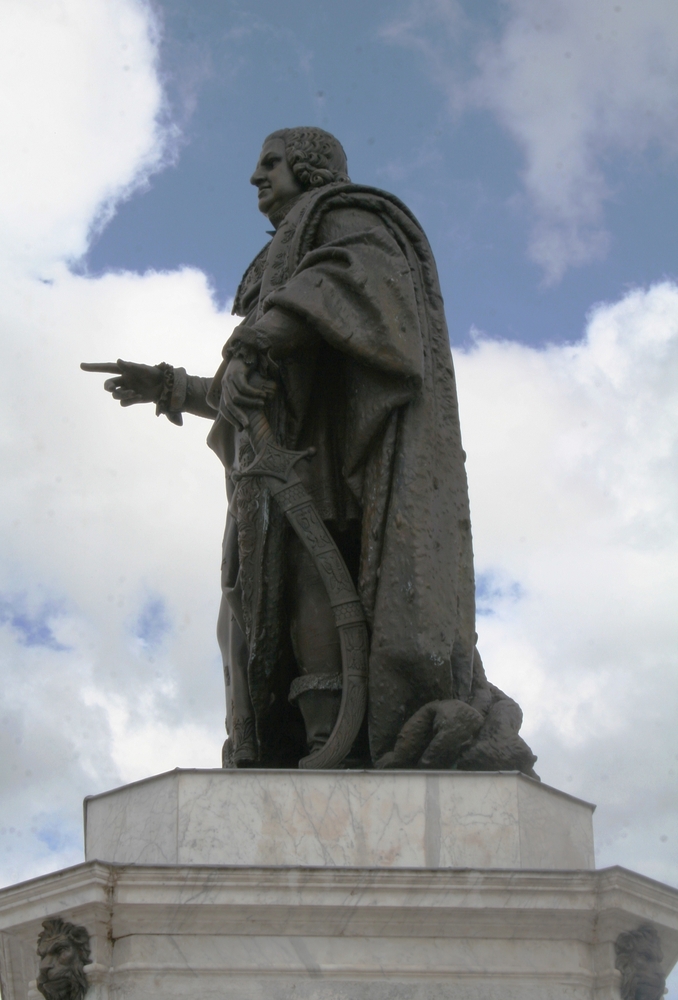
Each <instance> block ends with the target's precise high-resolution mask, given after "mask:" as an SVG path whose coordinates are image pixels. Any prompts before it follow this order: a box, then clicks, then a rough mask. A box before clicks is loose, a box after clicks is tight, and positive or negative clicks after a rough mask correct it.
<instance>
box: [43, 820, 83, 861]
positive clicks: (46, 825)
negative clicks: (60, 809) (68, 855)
mask: <svg viewBox="0 0 678 1000" xmlns="http://www.w3.org/2000/svg"><path fill="white" fill-rule="evenodd" d="M35 835H36V837H37V838H38V840H39V841H40V842H41V843H43V844H45V846H46V847H47V848H48V850H50V851H52V852H53V853H56V852H57V851H67V850H73V849H76V850H77V849H79V848H80V847H81V845H82V841H81V837H80V832H79V831H78V832H77V833H76V832H75V831H74V830H73V829H72V827H69V826H68V825H67V824H66V823H65V822H64V821H63V819H62V818H61V817H59V816H45V815H43V816H40V817H38V819H37V820H36V821H35Z"/></svg>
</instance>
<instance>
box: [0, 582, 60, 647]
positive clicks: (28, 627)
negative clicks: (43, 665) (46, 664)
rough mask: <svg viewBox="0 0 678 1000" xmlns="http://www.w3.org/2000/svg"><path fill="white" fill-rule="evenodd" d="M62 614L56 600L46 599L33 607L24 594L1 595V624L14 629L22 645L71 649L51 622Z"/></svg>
mask: <svg viewBox="0 0 678 1000" xmlns="http://www.w3.org/2000/svg"><path fill="white" fill-rule="evenodd" d="M62 614H63V609H62V608H61V606H60V605H59V604H58V603H57V602H56V601H44V602H43V603H42V604H41V605H40V606H39V607H37V608H33V609H31V608H29V607H28V605H27V601H26V598H25V596H24V595H22V594H11V595H8V596H4V597H0V624H2V625H9V626H10V627H11V628H12V629H14V631H15V633H16V635H17V639H18V641H19V642H20V643H21V645H22V646H42V647H44V648H45V649H53V650H55V651H57V652H63V651H64V650H67V649H69V648H70V647H69V646H65V645H64V644H63V643H61V642H59V641H58V639H57V638H56V636H55V635H54V632H53V631H52V625H51V623H52V622H53V620H54V619H55V618H56V617H57V616H59V615H62Z"/></svg>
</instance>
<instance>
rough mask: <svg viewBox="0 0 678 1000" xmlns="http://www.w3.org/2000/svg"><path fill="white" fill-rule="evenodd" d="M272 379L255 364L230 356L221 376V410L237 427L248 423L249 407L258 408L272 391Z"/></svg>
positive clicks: (251, 408) (269, 396) (246, 425)
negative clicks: (262, 374)
mask: <svg viewBox="0 0 678 1000" xmlns="http://www.w3.org/2000/svg"><path fill="white" fill-rule="evenodd" d="M275 388H276V386H275V382H273V381H271V380H270V379H265V378H263V377H262V376H261V375H260V374H259V373H258V372H257V370H256V368H255V367H254V365H252V364H251V363H249V362H247V361H244V360H243V359H242V358H238V357H233V358H231V360H230V361H229V362H228V364H227V366H226V371H225V372H224V375H223V378H222V380H221V412H222V413H223V415H224V417H226V419H227V420H228V421H229V422H230V423H232V424H234V425H235V426H236V427H237V428H238V430H243V428H245V427H249V423H250V421H249V415H248V410H261V409H263V408H264V406H265V405H266V403H267V401H268V400H269V399H270V398H271V396H272V395H273V394H274V392H275Z"/></svg>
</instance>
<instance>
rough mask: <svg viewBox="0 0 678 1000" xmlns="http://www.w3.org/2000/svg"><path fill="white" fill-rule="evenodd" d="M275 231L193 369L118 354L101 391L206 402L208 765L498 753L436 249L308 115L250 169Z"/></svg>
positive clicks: (174, 410) (185, 406)
mask: <svg viewBox="0 0 678 1000" xmlns="http://www.w3.org/2000/svg"><path fill="white" fill-rule="evenodd" d="M250 180H251V183H252V184H253V185H255V187H257V189H258V195H259V208H260V210H261V211H262V212H263V213H264V214H265V215H266V216H267V217H268V219H269V220H270V222H271V223H272V225H273V227H274V230H273V232H272V233H271V236H272V239H271V240H270V242H269V243H268V244H267V245H266V246H265V247H264V249H263V250H262V251H261V252H260V253H259V254H258V255H257V257H256V258H255V259H254V261H253V262H252V263H251V264H250V266H249V267H248V269H247V271H246V272H245V275H244V277H243V279H242V281H241V283H240V286H239V288H238V291H237V294H236V297H235V301H234V306H233V312H234V313H235V314H236V315H238V316H240V317H242V323H241V324H240V326H238V327H236V329H235V330H234V332H233V335H232V336H231V338H230V339H229V341H228V343H227V344H226V345H225V347H224V349H223V352H222V356H223V360H222V363H221V365H220V367H219V369H218V371H217V373H216V375H215V377H214V378H213V379H207V378H200V377H198V376H188V375H187V374H186V372H185V371H184V369H182V368H173V367H172V366H170V365H166V364H164V363H163V364H161V365H156V366H146V365H137V364H132V363H131V362H125V361H121V360H119V361H118V362H117V363H115V364H103V365H83V368H85V369H86V370H89V371H103V372H108V373H109V374H111V375H113V376H115V377H113V378H110V379H108V380H107V381H106V383H105V388H106V389H107V390H108V391H109V392H111V393H112V395H113V398H114V399H117V400H119V401H120V403H121V405H122V406H130V405H133V404H135V403H141V402H154V403H155V404H156V412H157V413H164V414H166V415H167V417H168V418H169V419H170V420H171V421H172V422H173V423H176V424H181V422H182V413H193V414H196V415H198V416H202V417H207V418H209V419H210V420H211V421H212V428H211V430H210V433H209V435H208V444H209V446H210V447H211V448H212V449H213V450H214V451H215V453H216V454H217V455H218V456H219V458H220V459H221V461H222V463H223V464H224V467H225V469H226V484H227V494H228V500H229V511H228V516H227V522H226V532H225V537H224V548H223V562H222V588H223V600H222V607H221V612H220V616H219V623H218V629H217V631H218V637H219V643H220V647H221V650H222V654H223V660H224V673H225V679H226V692H227V698H226V700H227V730H228V739H227V741H226V743H225V745H224V759H223V763H224V766H225V767H252V766H259V767H290V766H292V767H296V766H298V765H299V766H302V767H325V768H327V767H337V766H344V767H347V766H348V767H350V766H356V767H364V766H370V765H373V766H376V767H428V768H436V767H437V768H450V767H458V768H464V769H467V770H498V769H503V770H508V769H519V770H522V771H524V772H525V773H527V774H531V775H533V776H534V771H533V770H532V765H533V763H534V761H535V760H536V758H535V757H534V755H533V754H532V753H531V751H530V749H529V747H527V745H526V744H525V743H524V741H523V740H522V739H521V738H520V736H519V735H518V730H519V728H520V724H521V721H522V715H521V712H520V709H519V707H518V706H517V705H516V703H515V702H513V701H512V700H511V699H510V698H507V697H506V696H505V695H504V694H503V693H502V692H501V691H499V690H498V689H497V688H495V687H493V686H492V685H490V684H488V682H487V680H486V678H485V675H484V672H483V667H482V663H481V661H480V657H479V655H478V652H477V650H476V648H475V642H476V634H475V597H474V576H473V554H472V547H471V525H470V517H469V506H468V489H467V483H466V472H465V468H464V460H465V454H464V451H463V449H462V445H461V435H460V429H459V415H458V409H457V394H456V387H455V380H454V370H453V366H452V357H451V353H450V346H449V339H448V334H447V327H446V323H445V315H444V311H443V302H442V297H441V294H440V288H439V284H438V276H437V272H436V266H435V261H434V259H433V255H432V253H431V249H430V247H429V244H428V241H427V239H426V236H425V235H424V233H423V231H422V229H421V227H420V226H419V223H418V222H417V220H416V219H415V218H414V216H413V215H412V214H411V213H410V212H409V210H408V209H407V208H406V207H405V206H404V205H403V204H402V203H401V202H400V201H399V200H398V199H397V198H395V197H394V196H393V195H390V194H387V193H386V192H384V191H379V190H376V189H374V188H370V187H365V186H362V185H358V184H353V183H351V181H350V180H349V177H348V170H347V164H346V156H345V153H344V150H343V149H342V147H341V145H340V143H339V142H338V141H337V139H335V138H334V136H332V135H330V134H329V133H327V132H324V131H323V130H322V129H318V128H293V129H283V130H281V131H279V132H274V133H273V134H272V135H270V136H269V137H268V138H267V139H266V141H265V143H264V146H263V149H262V152H261V156H260V158H259V162H258V163H257V166H256V169H255V171H254V173H253V175H252V177H251V179H250Z"/></svg>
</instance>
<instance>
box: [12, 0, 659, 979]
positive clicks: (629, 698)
mask: <svg viewBox="0 0 678 1000" xmlns="http://www.w3.org/2000/svg"><path fill="white" fill-rule="evenodd" d="M0 27H1V30H0V53H1V58H0V76H1V77H2V85H1V86H0V120H1V122H2V125H1V127H0V141H1V142H2V144H3V151H2V163H3V167H2V170H1V171H0V223H1V224H0V352H1V364H2V371H3V373H4V376H5V378H4V390H3V392H2V394H1V396H0V408H1V409H2V420H1V422H0V449H1V450H2V457H1V461H2V468H3V477H2V481H1V482H0V509H1V511H2V514H1V515H0V518H1V520H0V538H1V541H2V545H1V547H0V646H1V648H2V654H1V655H2V662H3V665H4V669H3V675H4V684H3V697H2V705H1V708H0V720H1V723H2V724H1V727H0V756H1V760H2V771H1V773H0V884H3V885H5V884H10V883H13V882H16V881H19V880H21V879H25V878H29V877H33V876H37V875H40V874H44V873H46V872H48V871H53V870H56V869H58V868H61V867H64V866H66V865H69V864H75V863H77V862H78V861H80V860H81V859H82V829H81V816H82V814H81V802H82V798H83V797H84V796H85V795H87V794H94V793H96V792H100V791H103V790H105V789H107V788H111V787H114V786H116V785H118V784H121V783H123V782H128V781H132V780H135V779H137V778H141V777H144V776H146V775H149V774H153V773H157V772H160V771H164V770H168V769H170V768H173V767H177V766H180V767H215V766H218V764H219V754H220V748H221V743H222V740H223V715H224V705H223V680H222V675H221V664H220V658H219V653H218V649H217V645H216V639H215V635H214V625H215V620H216V613H217V606H218V598H219V561H220V538H221V532H222V528H223V521H224V514H225V500H224V494H223V471H222V470H221V467H220V465H219V464H218V462H217V460H216V459H215V457H214V456H213V455H212V453H211V452H210V451H209V450H208V449H207V448H206V447H205V444H204V438H205V435H206V432H207V429H208V425H207V422H206V421H204V420H200V419H199V418H191V417H190V416H189V417H187V418H186V419H185V422H184V427H183V428H176V427H174V426H172V425H170V424H169V423H168V422H167V421H166V420H164V419H160V420H157V419H156V418H155V417H154V415H153V412H152V409H150V408H148V407H131V408H128V409H125V410H121V409H119V408H118V407H117V405H115V404H114V403H113V401H112V400H111V399H110V398H109V397H108V396H107V395H106V394H104V393H103V392H102V389H101V381H102V379H101V378H100V377H99V376H94V375H86V374H84V373H82V372H81V371H80V370H79V369H78V364H79V362H80V361H82V360H89V361H104V360H114V359H115V358H117V357H123V358H129V359H133V360H137V361H144V362H148V363H157V362H159V361H168V362H170V363H173V364H177V365H184V366H185V367H186V368H187V369H188V370H189V371H190V372H192V373H196V374H202V375H209V374H211V373H212V372H213V371H214V370H215V369H216V367H217V365H218V362H219V360H220V352H221V346H222V344H223V343H224V341H225V340H226V339H227V338H228V336H229V334H230V331H231V330H232V328H233V326H234V319H233V317H231V315H230V300H231V299H232V297H233V294H234V292H235V289H236V287H237V283H238V280H239V278H240V276H241V274H242V272H243V271H244V269H245V267H246V266H247V264H248V263H249V261H250V260H251V258H252V257H253V256H254V255H255V254H256V253H257V251H258V250H259V249H260V247H261V246H262V244H263V243H264V241H265V240H266V235H265V231H266V229H267V228H270V226H269V223H268V222H267V220H266V219H264V218H263V217H262V216H261V215H260V214H259V213H258V212H257V209H256V197H255V191H254V189H253V188H252V187H250V185H249V183H248V178H249V176H250V174H251V172H252V169H253V167H254V164H255V162H256V159H257V155H258V152H259V148H260V145H261V141H262V139H263V138H264V137H265V136H266V134H267V133H268V132H270V131H272V130H274V129H276V128H280V127H284V126H292V125H297V124H315V125H320V126H322V127H324V128H327V129H329V130H330V131H332V132H334V133H335V134H336V135H337V136H338V137H339V138H340V139H341V141H342V143H343V144H344V146H345V148H346V151H347V154H348V160H349V170H350V174H351V177H352V179H353V180H355V181H358V182H361V183H366V184H371V185H375V186H378V187H382V188H385V189H387V190H389V191H392V192H394V193H395V194H396V195H398V196H399V197H400V198H402V200H403V201H405V202H406V203H407V204H408V205H409V206H410V207H411V208H412V210H413V211H414V212H415V213H416V215H417V216H418V218H419V219H420V221H421V223H422V225H423V226H424V228H425V230H426V232H427V234H428V236H429V239H430V241H431V244H432V247H433V250H434V253H435V255H436V259H437V262H438V267H439V271H440V277H441V284H442V289H443V294H444V297H445V303H446V310H447V316H448V322H449V327H450V338H451V343H452V347H453V354H454V360H455V366H456V370H457V377H458V384H459V395H460V408H461V419H462V434H463V438H464V446H465V448H466V451H467V453H468V473H469V488H470V494H471V513H472V523H473V533H474V546H475V559H476V573H477V580H478V610H479V614H478V633H479V645H480V649H481V652H482V655H483V659H484V662H485V665H486V669H487V671H488V674H489V676H490V678H491V679H492V680H493V681H494V683H496V684H498V685H499V686H500V687H502V688H503V689H504V690H506V691H507V692H508V693H509V694H511V695H512V696H513V697H515V698H516V699H517V700H518V701H519V702H520V704H521V705H522V708H523V711H524V715H525V722H524V726H523V735H524V736H525V737H526V739H527V740H528V742H529V743H530V744H531V746H532V747H533V749H534V751H535V753H537V754H538V757H539V760H538V764H537V770H538V772H539V773H540V774H541V776H542V778H543V779H544V780H545V781H547V782H548V783H549V784H552V785H555V786H556V787H559V788H562V789H565V790H566V791H568V792H571V793H572V794H574V795H578V796H580V797H582V798H584V799H586V800H588V801H592V802H595V803H597V807H598V808H597V811H596V814H595V834H596V858H597V864H598V865H599V866H601V867H602V866H606V865H611V864H621V865H624V866H626V867H628V868H631V869H633V870H635V871H638V872H641V873H643V874H646V875H649V876H651V877H653V878H656V879H660V880H662V881H665V882H667V883H669V884H671V885H674V886H678V851H677V847H678V801H677V796H676V772H677V771H678V729H677V727H676V725H675V717H676V709H677V708H678V670H677V669H676V668H677V666H678V663H677V661H678V613H676V612H677V604H678V503H677V500H678V496H677V493H678V471H677V469H678V465H677V463H676V457H677V452H678V388H677V386H678V378H677V376H678V254H677V251H678V197H677V196H676V173H677V169H676V168H677V154H678V102H677V101H676V99H675V97H676V93H678V12H676V8H675V4H674V3H673V2H671V0H643V2H642V3H641V2H640V0H619V2H616V0H610V2H608V0H599V2H597V3H595V4H591V3H590V2H587V0H501V2H499V0H497V2H494V0H483V2H482V3H472V2H470V0H464V2H454V0H412V2H406V0H388V2H387V0H373V2H371V3H369V4H365V3H358V2H355V0H342V3H341V4H338V3H336V2H334V0H313V2H312V3H311V2H310V0H289V2H288V3H287V4H285V5H279V4H274V3H273V2H272V0H250V2H248V3H246V4H245V3H238V2H231V0H218V2H217V0H193V2H192V3H190V4H187V3H185V2H180V0H156V2H154V3H152V4H146V3H143V2H141V0H36V2H35V3H31V4H26V3H24V2H23V0H4V2H3V4H2V5H1V6H0ZM672 995H673V996H674V997H676V996H678V982H676V983H674V984H673V993H672Z"/></svg>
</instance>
